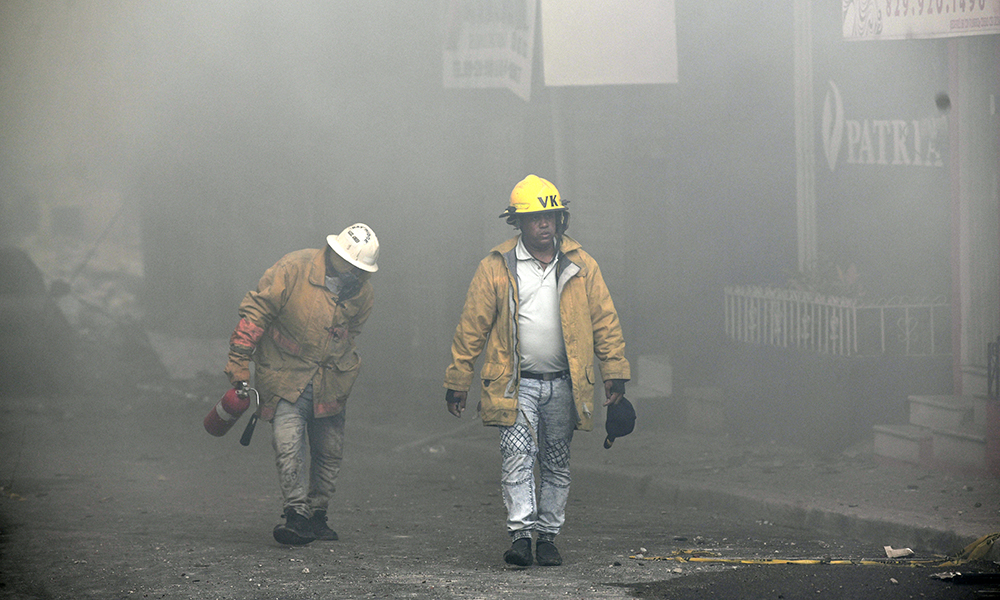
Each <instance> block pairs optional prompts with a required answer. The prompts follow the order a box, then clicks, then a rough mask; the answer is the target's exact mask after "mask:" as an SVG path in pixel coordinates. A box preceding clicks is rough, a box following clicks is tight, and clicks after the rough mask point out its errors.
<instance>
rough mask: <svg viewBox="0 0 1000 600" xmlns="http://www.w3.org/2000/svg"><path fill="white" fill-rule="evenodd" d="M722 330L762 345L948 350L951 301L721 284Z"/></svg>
mask: <svg viewBox="0 0 1000 600" xmlns="http://www.w3.org/2000/svg"><path fill="white" fill-rule="evenodd" d="M725 296H726V299H725V310H726V335H728V336H729V337H730V338H732V339H734V340H738V341H741V342H749V343H751V344H758V345H763V346H777V347H782V348H800V349H803V350H806V351H812V352H818V353H822V354H834V355H838V356H854V355H862V356H875V355H881V354H891V355H902V356H928V355H936V354H950V353H951V333H950V332H951V323H950V320H951V307H950V305H949V304H948V302H947V300H946V299H945V298H944V297H936V298H932V299H922V298H906V297H895V298H890V299H887V300H883V301H879V302H875V303H861V302H858V301H857V300H856V299H854V298H840V297H835V296H824V295H821V294H816V293H814V292H806V291H801V290H789V289H777V288H765V287H758V286H741V287H727V288H726V289H725Z"/></svg>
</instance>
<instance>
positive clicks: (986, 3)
mask: <svg viewBox="0 0 1000 600" xmlns="http://www.w3.org/2000/svg"><path fill="white" fill-rule="evenodd" d="M843 7H844V11H843V16H844V39H845V40H855V41H856V40H902V39H911V38H941V37H957V36H964V35H983V34H991V33H1000V0H844V3H843Z"/></svg>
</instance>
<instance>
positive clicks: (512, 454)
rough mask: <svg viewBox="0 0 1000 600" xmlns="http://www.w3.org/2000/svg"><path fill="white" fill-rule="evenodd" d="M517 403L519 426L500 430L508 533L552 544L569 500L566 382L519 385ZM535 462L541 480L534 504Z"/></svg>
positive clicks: (570, 414) (569, 393)
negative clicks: (532, 534)
mask: <svg viewBox="0 0 1000 600" xmlns="http://www.w3.org/2000/svg"><path fill="white" fill-rule="evenodd" d="M517 400H518V408H519V411H518V416H517V421H516V422H515V423H514V425H512V426H510V427H500V454H501V456H502V459H503V462H502V467H501V487H502V488H503V501H504V505H505V506H506V507H507V532H508V533H509V534H510V536H511V538H513V539H514V540H517V539H519V538H523V537H531V532H532V531H535V532H537V533H538V539H540V540H546V539H547V540H551V539H553V538H555V536H556V535H557V534H558V533H559V529H560V528H561V527H562V525H563V523H564V522H565V520H566V501H567V500H568V499H569V484H570V476H569V447H570V442H571V441H572V439H573V430H574V429H575V427H576V408H575V407H574V406H573V390H572V386H571V384H570V379H569V377H565V378H563V379H556V380H554V381H540V380H537V379H522V380H521V388H520V393H519V395H518V398H517ZM536 457H537V458H538V464H539V475H540V477H539V479H540V480H541V481H540V485H539V491H538V498H537V503H536V498H535V474H534V467H535V458H536Z"/></svg>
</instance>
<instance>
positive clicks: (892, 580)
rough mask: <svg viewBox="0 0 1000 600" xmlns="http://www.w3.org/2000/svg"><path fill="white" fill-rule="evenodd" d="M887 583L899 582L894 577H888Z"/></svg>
mask: <svg viewBox="0 0 1000 600" xmlns="http://www.w3.org/2000/svg"><path fill="white" fill-rule="evenodd" d="M889 583H899V581H897V580H896V578H895V577H890V578H889Z"/></svg>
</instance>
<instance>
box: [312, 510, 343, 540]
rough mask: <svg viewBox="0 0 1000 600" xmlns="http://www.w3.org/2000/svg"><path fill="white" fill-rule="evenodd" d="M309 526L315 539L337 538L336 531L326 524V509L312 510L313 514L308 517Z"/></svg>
mask: <svg viewBox="0 0 1000 600" xmlns="http://www.w3.org/2000/svg"><path fill="white" fill-rule="evenodd" d="M309 527H310V528H312V532H313V535H314V536H316V539H317V540H328V541H333V540H337V539H339V538H338V537H337V532H336V531H334V530H332V529H330V528H329V527H327V525H326V511H325V510H314V511H313V516H311V517H309Z"/></svg>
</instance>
